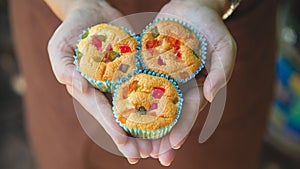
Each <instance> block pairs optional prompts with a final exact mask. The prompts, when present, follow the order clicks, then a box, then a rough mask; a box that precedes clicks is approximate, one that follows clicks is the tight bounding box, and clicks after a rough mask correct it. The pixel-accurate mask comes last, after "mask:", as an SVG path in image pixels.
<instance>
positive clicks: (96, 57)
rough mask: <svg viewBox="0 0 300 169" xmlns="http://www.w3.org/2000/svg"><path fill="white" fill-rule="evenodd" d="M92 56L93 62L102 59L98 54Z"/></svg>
mask: <svg viewBox="0 0 300 169" xmlns="http://www.w3.org/2000/svg"><path fill="white" fill-rule="evenodd" d="M92 58H93V60H94V61H95V62H101V61H102V58H101V57H99V56H94V57H92Z"/></svg>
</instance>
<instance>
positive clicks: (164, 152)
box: [158, 136, 175, 166]
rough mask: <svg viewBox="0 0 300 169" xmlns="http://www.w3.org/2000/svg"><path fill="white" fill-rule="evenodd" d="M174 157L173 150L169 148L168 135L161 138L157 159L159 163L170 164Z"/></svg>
mask: <svg viewBox="0 0 300 169" xmlns="http://www.w3.org/2000/svg"><path fill="white" fill-rule="evenodd" d="M174 158H175V151H174V150H173V149H172V148H171V145H170V142H169V139H168V136H166V137H163V138H162V140H161V144H160V148H159V155H158V159H159V162H160V164H161V165H163V166H170V165H171V163H172V161H173V160H174Z"/></svg>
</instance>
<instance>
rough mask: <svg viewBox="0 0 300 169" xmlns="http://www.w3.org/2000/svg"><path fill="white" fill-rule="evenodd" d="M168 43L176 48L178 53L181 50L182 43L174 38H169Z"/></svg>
mask: <svg viewBox="0 0 300 169" xmlns="http://www.w3.org/2000/svg"><path fill="white" fill-rule="evenodd" d="M167 41H168V42H169V43H170V44H171V45H172V46H173V48H175V50H176V51H178V50H179V49H180V41H179V40H178V39H176V38H174V37H171V36H168V37H167Z"/></svg>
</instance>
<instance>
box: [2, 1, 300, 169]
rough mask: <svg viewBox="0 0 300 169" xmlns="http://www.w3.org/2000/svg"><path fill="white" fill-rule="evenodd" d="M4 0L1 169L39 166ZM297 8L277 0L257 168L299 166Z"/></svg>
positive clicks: (294, 168)
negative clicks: (267, 111)
mask: <svg viewBox="0 0 300 169" xmlns="http://www.w3.org/2000/svg"><path fill="white" fill-rule="evenodd" d="M7 5H8V4H7V0H0V25H1V26H0V169H37V168H36V166H35V163H34V159H33V157H32V154H31V152H30V145H29V144H28V140H27V138H26V129H25V128H24V121H23V114H22V99H21V97H22V94H23V93H24V83H23V80H22V75H21V74H20V72H19V71H18V65H17V62H16V57H15V54H14V46H13V42H12V37H11V34H10V25H9V14H8V7H7ZM299 7H300V1H299V0H285V1H281V2H280V9H279V16H278V37H279V38H278V39H279V40H278V45H279V50H278V59H277V61H276V65H277V66H276V76H277V81H276V84H275V86H276V87H275V95H274V100H273V104H272V105H271V116H270V123H269V129H268V133H267V134H266V139H265V143H264V147H263V151H262V154H261V160H260V167H259V169H299V168H300V22H299V20H300V10H299V9H297V8H299Z"/></svg>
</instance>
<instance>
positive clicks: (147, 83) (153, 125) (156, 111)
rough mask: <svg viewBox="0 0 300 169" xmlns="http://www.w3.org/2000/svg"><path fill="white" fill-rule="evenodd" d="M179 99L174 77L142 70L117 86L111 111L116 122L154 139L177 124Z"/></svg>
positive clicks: (179, 106)
mask: <svg viewBox="0 0 300 169" xmlns="http://www.w3.org/2000/svg"><path fill="white" fill-rule="evenodd" d="M182 102H183V99H182V94H181V91H180V89H179V87H178V86H177V84H176V82H175V80H173V79H171V80H170V79H168V78H166V76H165V75H159V74H158V73H153V72H152V73H151V72H148V71H144V72H143V73H140V74H137V75H135V76H133V77H131V78H129V79H128V80H127V81H125V82H124V83H123V84H121V85H119V86H118V87H117V88H116V90H115V92H114V98H113V112H114V116H115V117H116V121H117V122H118V123H119V124H120V126H121V127H123V129H124V130H125V131H127V132H128V133H129V134H131V135H132V136H134V137H138V138H145V139H156V138H160V137H162V136H164V135H166V134H167V133H168V132H169V131H170V130H171V128H172V127H173V126H174V125H175V124H176V122H177V120H178V118H179V115H180V111H181V107H182Z"/></svg>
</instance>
